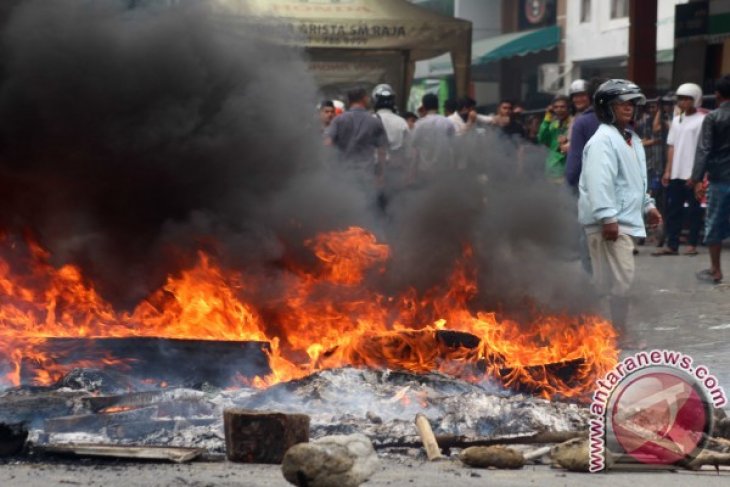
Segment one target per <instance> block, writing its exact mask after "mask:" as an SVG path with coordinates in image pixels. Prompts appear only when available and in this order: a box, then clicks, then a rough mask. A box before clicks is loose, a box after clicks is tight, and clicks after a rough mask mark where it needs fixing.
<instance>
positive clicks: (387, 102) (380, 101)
mask: <svg viewBox="0 0 730 487" xmlns="http://www.w3.org/2000/svg"><path fill="white" fill-rule="evenodd" d="M373 101H374V103H375V109H376V110H378V109H380V108H391V109H392V108H393V107H395V91H394V90H393V87H392V86H390V85H388V84H380V85H378V86H376V87H375V89H374V90H373Z"/></svg>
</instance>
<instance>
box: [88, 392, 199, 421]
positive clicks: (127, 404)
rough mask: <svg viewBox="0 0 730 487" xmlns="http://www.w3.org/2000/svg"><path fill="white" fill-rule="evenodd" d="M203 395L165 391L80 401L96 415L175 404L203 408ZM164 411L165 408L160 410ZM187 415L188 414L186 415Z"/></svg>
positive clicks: (98, 397) (170, 406)
mask: <svg viewBox="0 0 730 487" xmlns="http://www.w3.org/2000/svg"><path fill="white" fill-rule="evenodd" d="M204 399H205V394H204V393H202V392H198V391H191V390H185V389H166V390H157V391H142V392H130V393H129V394H119V395H113V396H89V397H84V398H82V399H81V404H82V405H83V406H84V408H85V409H88V410H89V411H91V412H94V413H97V412H102V411H107V410H114V409H125V408H141V407H146V406H152V405H158V407H159V406H161V405H169V406H168V407H169V408H170V409H172V408H173V406H174V405H176V404H191V405H199V406H200V407H201V408H203V407H204V406H207V407H209V406H208V405H207V404H204V402H203V401H204ZM161 409H166V408H161ZM186 415H189V414H186Z"/></svg>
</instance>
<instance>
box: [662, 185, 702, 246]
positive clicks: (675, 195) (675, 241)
mask: <svg viewBox="0 0 730 487" xmlns="http://www.w3.org/2000/svg"><path fill="white" fill-rule="evenodd" d="M685 203H687V204H688V208H687V210H688V211H687V218H688V222H689V238H688V240H687V245H690V246H692V247H695V246H697V244H698V243H699V241H700V229H701V228H702V207H701V206H700V202H699V201H697V199H696V198H695V195H694V192H693V190H692V188H689V187H687V181H686V180H684V179H672V180H671V181H669V186H668V187H667V209H666V211H667V214H666V218H667V223H666V232H667V235H666V238H667V246H668V247H669V248H670V249H671V250H677V249H678V248H679V234H680V233H681V232H682V223H683V220H684V219H683V216H684V204H685Z"/></svg>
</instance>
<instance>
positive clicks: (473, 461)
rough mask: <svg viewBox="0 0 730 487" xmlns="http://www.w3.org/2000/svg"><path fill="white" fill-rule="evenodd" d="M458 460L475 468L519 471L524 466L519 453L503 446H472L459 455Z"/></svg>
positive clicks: (522, 458) (523, 458)
mask: <svg viewBox="0 0 730 487" xmlns="http://www.w3.org/2000/svg"><path fill="white" fill-rule="evenodd" d="M459 460H461V461H462V462H464V464H465V465H468V466H470V467H476V468H507V469H519V468H522V467H524V466H525V457H524V456H523V455H522V453H521V452H518V451H517V450H513V449H512V448H507V447H504V446H472V447H469V448H467V449H465V450H464V451H462V452H461V453H460V454H459Z"/></svg>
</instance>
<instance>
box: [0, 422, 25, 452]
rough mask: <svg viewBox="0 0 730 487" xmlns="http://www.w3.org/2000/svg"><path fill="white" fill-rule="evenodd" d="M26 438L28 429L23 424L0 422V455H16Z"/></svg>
mask: <svg viewBox="0 0 730 487" xmlns="http://www.w3.org/2000/svg"><path fill="white" fill-rule="evenodd" d="M27 439H28V429H27V428H26V427H25V425H24V424H22V423H21V424H0V457H7V456H11V455H17V454H18V453H20V452H21V451H22V450H23V447H24V446H25V440H27Z"/></svg>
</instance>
